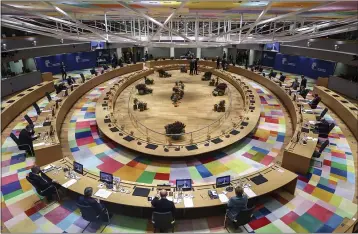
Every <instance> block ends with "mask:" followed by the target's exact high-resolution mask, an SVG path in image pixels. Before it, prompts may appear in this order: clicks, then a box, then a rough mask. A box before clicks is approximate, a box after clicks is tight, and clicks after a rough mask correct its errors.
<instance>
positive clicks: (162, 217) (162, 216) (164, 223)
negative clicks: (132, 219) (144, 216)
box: [152, 212, 175, 232]
mask: <svg viewBox="0 0 358 234" xmlns="http://www.w3.org/2000/svg"><path fill="white" fill-rule="evenodd" d="M152 223H153V226H154V232H155V231H156V230H158V229H159V230H160V231H165V232H167V231H168V230H170V229H171V230H172V232H174V225H175V220H174V218H173V214H172V212H165V213H159V212H153V214H152Z"/></svg>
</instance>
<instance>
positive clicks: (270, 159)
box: [260, 155, 274, 166]
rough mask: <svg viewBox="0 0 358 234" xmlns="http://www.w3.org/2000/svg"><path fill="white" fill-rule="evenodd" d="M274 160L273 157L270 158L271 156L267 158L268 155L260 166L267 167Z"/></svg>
mask: <svg viewBox="0 0 358 234" xmlns="http://www.w3.org/2000/svg"><path fill="white" fill-rule="evenodd" d="M273 159H274V158H273V157H271V156H269V155H266V156H265V157H264V158H263V159H262V160H261V162H260V163H261V164H264V165H265V166H267V165H269V164H270V163H271V162H272V160H273Z"/></svg>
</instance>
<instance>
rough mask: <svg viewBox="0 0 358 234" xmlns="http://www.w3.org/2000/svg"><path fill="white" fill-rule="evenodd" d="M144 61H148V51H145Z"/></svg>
mask: <svg viewBox="0 0 358 234" xmlns="http://www.w3.org/2000/svg"><path fill="white" fill-rule="evenodd" d="M144 59H145V61H148V51H145V55H144Z"/></svg>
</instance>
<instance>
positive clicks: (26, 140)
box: [19, 129, 33, 146]
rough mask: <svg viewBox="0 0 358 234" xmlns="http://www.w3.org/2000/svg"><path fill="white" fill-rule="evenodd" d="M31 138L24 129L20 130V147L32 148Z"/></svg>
mask: <svg viewBox="0 0 358 234" xmlns="http://www.w3.org/2000/svg"><path fill="white" fill-rule="evenodd" d="M32 141H33V138H32V137H31V133H30V132H28V131H26V129H22V130H21V132H20V135H19V142H20V145H25V144H26V145H30V146H32Z"/></svg>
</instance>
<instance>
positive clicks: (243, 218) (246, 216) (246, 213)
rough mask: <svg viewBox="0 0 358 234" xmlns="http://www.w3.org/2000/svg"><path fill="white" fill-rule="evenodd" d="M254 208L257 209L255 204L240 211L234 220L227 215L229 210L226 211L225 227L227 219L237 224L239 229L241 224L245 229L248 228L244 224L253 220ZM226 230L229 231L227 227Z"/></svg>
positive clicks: (236, 226)
mask: <svg viewBox="0 0 358 234" xmlns="http://www.w3.org/2000/svg"><path fill="white" fill-rule="evenodd" d="M254 209H255V206H252V207H251V208H247V209H245V210H241V211H240V213H239V214H238V215H237V216H236V218H235V219H234V220H232V219H231V218H230V217H229V216H228V215H227V211H226V214H225V220H224V228H225V229H226V226H227V225H226V224H227V220H229V221H231V222H232V223H233V224H234V225H235V228H236V229H238V228H239V227H240V226H243V227H244V229H245V230H246V228H245V226H244V225H246V224H248V223H249V222H250V221H251V218H252V215H253V212H254ZM226 230H227V231H229V230H228V229H226ZM246 231H247V230H246ZM247 232H248V231H247Z"/></svg>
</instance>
